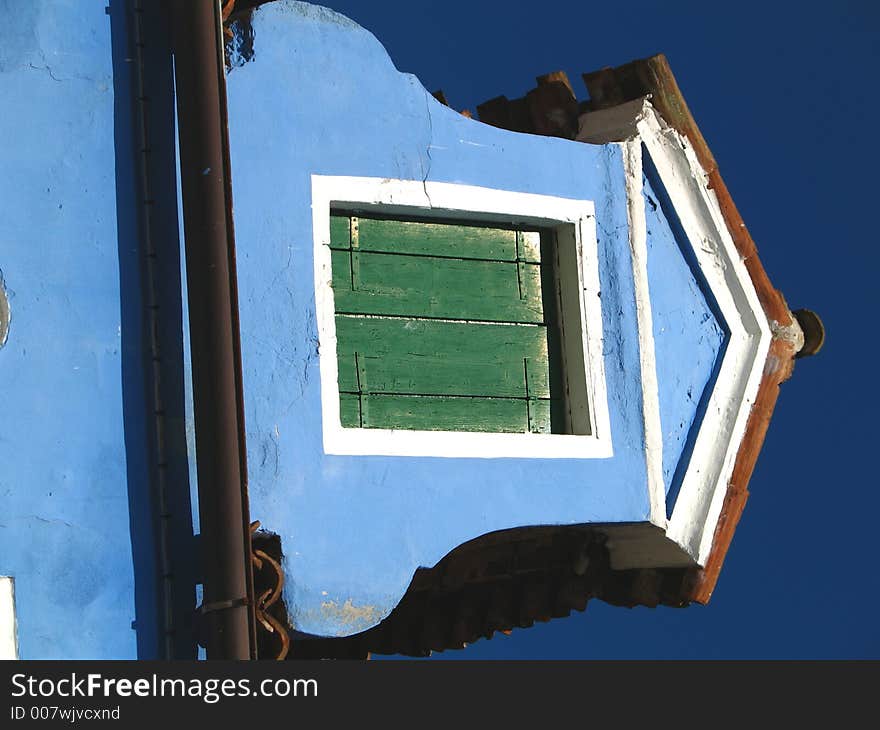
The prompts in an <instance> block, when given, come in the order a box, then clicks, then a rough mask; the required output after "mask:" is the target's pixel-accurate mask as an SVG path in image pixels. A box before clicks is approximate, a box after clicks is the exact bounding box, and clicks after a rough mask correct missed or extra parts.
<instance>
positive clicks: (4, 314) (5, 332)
mask: <svg viewBox="0 0 880 730" xmlns="http://www.w3.org/2000/svg"><path fill="white" fill-rule="evenodd" d="M9 320H10V312H9V296H8V295H7V293H6V283H5V282H4V281H3V272H2V271H0V347H3V345H5V344H6V339H7V337H8V336H9Z"/></svg>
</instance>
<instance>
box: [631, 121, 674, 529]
mask: <svg viewBox="0 0 880 730" xmlns="http://www.w3.org/2000/svg"><path fill="white" fill-rule="evenodd" d="M621 148H622V151H623V169H624V175H625V178H626V197H627V215H628V218H629V245H630V252H631V255H632V266H633V283H634V286H635V296H636V318H637V321H638V330H639V365H640V367H641V372H642V377H641V380H642V414H643V418H644V424H645V466H646V470H647V475H648V498H649V500H650V506H651V523H652V524H654V525H657V526H658V527H664V528H665V527H666V485H665V483H664V481H663V426H662V424H661V422H660V388H659V386H658V384H657V361H656V355H655V351H654V324H653V323H654V320H653V314H652V312H651V295H650V290H649V286H648V230H647V229H648V226H647V221H646V219H645V200H644V197H643V195H642V143H641V141H640V140H639V139H638V138H633V139H629V140H627V141H625V142H622V143H621Z"/></svg>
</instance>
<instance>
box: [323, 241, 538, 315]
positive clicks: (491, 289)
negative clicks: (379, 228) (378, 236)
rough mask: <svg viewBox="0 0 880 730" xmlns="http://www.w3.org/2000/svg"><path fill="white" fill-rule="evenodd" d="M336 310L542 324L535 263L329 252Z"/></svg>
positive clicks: (356, 312)
mask: <svg viewBox="0 0 880 730" xmlns="http://www.w3.org/2000/svg"><path fill="white" fill-rule="evenodd" d="M333 286H334V289H335V291H334V296H335V299H336V311H337V312H345V313H352V314H386V315H389V314H390V315H397V316H404V317H441V318H444V319H471V320H484V321H489V322H521V323H529V324H543V322H544V307H543V304H542V302H541V267H540V265H539V264H517V263H515V262H496V261H480V260H474V259H446V258H434V257H431V256H410V255H405V254H385V253H367V252H363V251H356V252H348V251H333Z"/></svg>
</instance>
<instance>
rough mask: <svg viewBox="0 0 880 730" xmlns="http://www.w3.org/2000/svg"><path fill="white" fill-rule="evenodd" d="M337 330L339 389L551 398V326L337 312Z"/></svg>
mask: <svg viewBox="0 0 880 730" xmlns="http://www.w3.org/2000/svg"><path fill="white" fill-rule="evenodd" d="M336 333H337V338H338V341H339V346H338V355H339V389H340V390H348V391H353V392H354V391H357V390H360V391H361V392H364V393H401V394H407V395H419V394H429V395H476V396H495V397H514V398H525V397H526V396H527V395H531V396H532V397H535V398H549V397H550V382H549V379H548V371H549V368H548V360H547V330H546V328H545V327H520V326H510V325H494V324H467V323H464V322H445V321H431V320H411V319H404V318H394V319H382V318H374V317H351V316H346V315H338V316H337V317H336ZM524 358H527V359H528V361H529V366H528V377H529V383H528V390H527V389H526V382H525V377H524V367H523V359H524ZM356 359H357V361H358V363H359V371H358V370H356V368H355V360H356Z"/></svg>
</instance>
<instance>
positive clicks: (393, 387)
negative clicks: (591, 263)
mask: <svg viewBox="0 0 880 730" xmlns="http://www.w3.org/2000/svg"><path fill="white" fill-rule="evenodd" d="M330 223H331V225H330V239H331V244H330V245H331V249H332V261H333V291H334V299H335V302H336V334H337V340H338V350H337V354H338V361H339V392H340V414H341V417H342V425H343V426H347V427H361V428H396V429H418V430H443V431H491V432H508V433H517V432H518V433H522V432H532V433H551V432H555V431H557V430H559V429H558V427H557V426H558V424H560V423H561V422H562V421H563V418H562V417H561V415H562V411H561V408H562V394H561V392H560V391H561V390H562V388H561V386H560V380H561V378H560V377H559V373H560V367H559V336H558V326H557V323H556V321H555V318H556V295H555V284H554V281H555V277H554V276H553V272H552V270H551V266H550V264H549V263H548V264H542V255H543V256H544V257H545V258H546V259H548V262H549V261H550V260H551V259H552V258H553V257H552V255H551V254H552V236H551V234H547V233H544V234H542V233H541V232H540V231H538V230H513V229H506V228H489V227H485V226H478V225H463V224H452V223H437V222H419V221H402V220H381V219H377V218H365V217H357V216H351V215H333V216H331V219H330ZM544 289H546V290H547V292H544V291H543V290H544ZM548 292H549V293H550V295H549V296H548V295H547V293H548Z"/></svg>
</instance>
